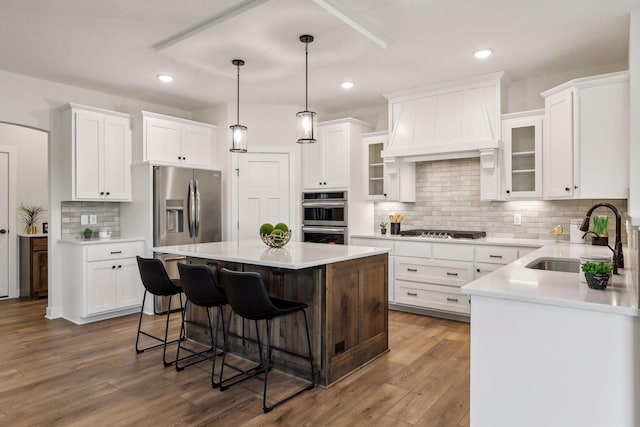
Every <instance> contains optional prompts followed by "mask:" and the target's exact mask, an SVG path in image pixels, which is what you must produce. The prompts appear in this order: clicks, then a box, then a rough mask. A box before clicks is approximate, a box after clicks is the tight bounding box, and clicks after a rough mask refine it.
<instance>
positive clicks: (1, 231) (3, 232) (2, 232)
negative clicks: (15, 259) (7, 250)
mask: <svg viewBox="0 0 640 427" xmlns="http://www.w3.org/2000/svg"><path fill="white" fill-rule="evenodd" d="M8 232H9V230H5V229H4V228H3V229H1V230H0V234H5V233H8Z"/></svg>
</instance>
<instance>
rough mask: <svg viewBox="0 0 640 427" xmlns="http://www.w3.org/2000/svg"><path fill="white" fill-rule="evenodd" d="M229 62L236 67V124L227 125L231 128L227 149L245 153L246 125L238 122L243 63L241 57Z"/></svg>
mask: <svg viewBox="0 0 640 427" xmlns="http://www.w3.org/2000/svg"><path fill="white" fill-rule="evenodd" d="M231 63H232V64H233V65H235V66H236V68H237V69H238V86H237V88H238V92H237V95H238V98H237V104H236V106H237V110H236V112H237V115H236V124H235V125H231V126H229V129H231V148H229V151H231V152H232V153H246V152H247V127H246V126H242V125H241V124H240V67H242V66H243V65H244V61H243V60H242V59H234V60H233V61H231Z"/></svg>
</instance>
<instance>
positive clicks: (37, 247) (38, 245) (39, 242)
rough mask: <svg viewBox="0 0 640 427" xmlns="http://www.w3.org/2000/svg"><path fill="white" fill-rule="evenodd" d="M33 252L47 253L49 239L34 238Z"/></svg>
mask: <svg viewBox="0 0 640 427" xmlns="http://www.w3.org/2000/svg"><path fill="white" fill-rule="evenodd" d="M33 250H34V251H46V250H47V238H46V237H41V238H37V237H34V238H33Z"/></svg>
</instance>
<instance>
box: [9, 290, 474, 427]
mask: <svg viewBox="0 0 640 427" xmlns="http://www.w3.org/2000/svg"><path fill="white" fill-rule="evenodd" d="M45 308H46V301H42V300H40V301H37V300H34V301H17V300H5V301H0V313H1V314H0V334H1V337H2V341H1V343H0V360H1V361H2V364H1V365H0V425H11V426H36V425H37V426H87V425H95V426H102V425H109V426H131V425H135V426H147V425H149V426H151V425H153V426H197V425H203V426H207V425H224V426H271V425H274V426H324V425H327V426H341V425H345V426H347V425H348V426H355V425H358V426H398V427H400V426H455V427H457V426H469V325H468V324H465V323H459V322H454V321H448V320H443V319H436V318H431V317H423V316H417V315H413V314H408V313H401V312H396V311H391V312H390V315H389V332H390V343H389V344H390V348H391V351H390V352H389V353H387V354H385V355H384V356H382V357H380V358H379V359H377V360H375V361H374V362H372V363H370V364H369V365H367V366H365V367H363V368H362V369H361V370H359V371H357V372H356V373H354V374H352V375H350V376H348V377H346V378H344V379H343V380H342V381H340V382H339V383H338V384H336V385H335V386H333V387H331V388H329V389H321V388H318V387H316V388H315V389H314V390H312V391H309V392H306V393H304V394H302V395H301V396H299V397H297V398H295V399H293V400H291V401H289V402H287V403H285V404H284V405H282V406H279V407H278V408H276V409H274V410H273V411H272V412H271V413H268V414H263V413H262V404H261V399H262V397H261V392H262V384H261V383H260V382H258V381H255V380H249V381H245V382H244V383H242V384H240V385H236V386H234V387H232V388H230V389H229V390H227V391H225V392H220V391H219V390H216V389H212V388H211V385H210V382H209V369H210V367H211V365H210V364H209V363H206V362H205V363H201V364H198V365H195V366H193V367H190V368H187V369H185V370H184V371H181V372H176V371H175V369H174V368H173V367H172V366H170V367H167V368H165V367H163V365H162V360H161V359H162V353H161V350H151V351H147V352H144V353H141V354H136V352H135V349H134V343H135V333H136V328H137V316H136V315H130V316H125V317H120V318H117V319H112V320H107V321H102V322H97V323H93V324H89V325H84V326H78V325H74V324H72V323H70V322H67V321H66V320H62V319H56V320H47V319H45V318H44V317H43V314H44V311H45ZM175 317H176V319H177V318H178V316H175ZM162 319H163V317H161V316H154V317H149V316H145V318H144V320H143V322H145V321H146V322H147V323H146V324H147V325H151V327H152V328H156V329H157V330H161V329H162V327H163V325H162ZM177 325H178V323H176V326H177ZM174 348H175V347H172V348H171V350H172V352H173V350H174ZM270 378H271V376H270ZM274 378H276V379H274V381H273V383H274V384H273V388H271V385H270V393H273V397H274V398H276V397H277V396H278V394H281V393H283V392H284V393H286V392H287V391H288V390H290V387H292V386H295V385H296V380H294V379H292V378H290V377H287V376H285V375H282V374H278V373H276V375H274ZM270 383H271V381H270ZM287 387H289V388H287ZM270 397H271V394H270Z"/></svg>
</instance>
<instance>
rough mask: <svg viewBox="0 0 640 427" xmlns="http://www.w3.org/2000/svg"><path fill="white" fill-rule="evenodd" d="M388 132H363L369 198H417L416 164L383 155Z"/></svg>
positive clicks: (409, 199)
mask: <svg viewBox="0 0 640 427" xmlns="http://www.w3.org/2000/svg"><path fill="white" fill-rule="evenodd" d="M387 141H388V133H387V132H373V133H365V134H362V142H363V144H364V159H365V165H364V174H363V177H364V188H365V192H366V196H367V199H368V200H381V201H382V200H385V201H389V202H415V201H416V164H415V163H413V162H412V163H404V162H401V161H399V160H398V159H382V151H383V150H384V149H385V148H386V146H387Z"/></svg>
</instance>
